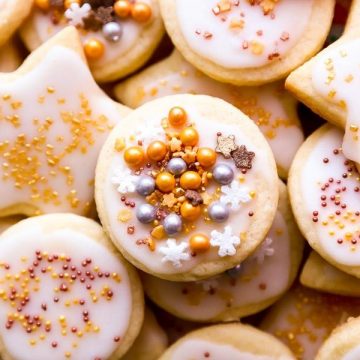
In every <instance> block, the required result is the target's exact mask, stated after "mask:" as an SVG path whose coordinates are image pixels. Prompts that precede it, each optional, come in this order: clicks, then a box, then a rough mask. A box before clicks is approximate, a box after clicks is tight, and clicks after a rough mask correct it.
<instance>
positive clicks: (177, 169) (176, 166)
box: [167, 158, 187, 175]
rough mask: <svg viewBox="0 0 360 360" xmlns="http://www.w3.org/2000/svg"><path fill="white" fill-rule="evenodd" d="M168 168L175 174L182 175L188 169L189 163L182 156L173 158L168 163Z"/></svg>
mask: <svg viewBox="0 0 360 360" xmlns="http://www.w3.org/2000/svg"><path fill="white" fill-rule="evenodd" d="M167 169H168V171H170V172H171V173H172V174H174V175H180V174H182V173H183V172H184V171H186V169H187V165H186V162H185V161H184V160H183V159H181V158H172V159H171V160H170V161H169V163H168V164H167Z"/></svg>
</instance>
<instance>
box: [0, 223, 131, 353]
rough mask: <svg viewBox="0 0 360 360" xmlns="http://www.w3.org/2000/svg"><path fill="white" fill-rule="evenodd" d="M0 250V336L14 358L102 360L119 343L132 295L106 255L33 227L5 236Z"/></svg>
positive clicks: (69, 235)
mask: <svg viewBox="0 0 360 360" xmlns="http://www.w3.org/2000/svg"><path fill="white" fill-rule="evenodd" d="M0 251H1V255H0V258H1V260H0V264H1V266H0V323H1V326H0V335H1V338H2V341H3V343H4V346H5V348H6V350H7V352H8V353H9V354H10V355H11V356H12V358H14V359H23V360H32V359H39V360H45V359H49V357H51V359H59V360H60V359H67V358H74V359H84V360H85V359H89V360H92V359H95V358H104V359H105V358H107V357H109V356H110V355H111V354H112V353H113V352H114V350H115V349H116V348H117V347H118V346H119V345H120V344H121V341H122V338H123V336H124V335H125V333H126V331H127V328H128V326H129V319H130V314H131V311H132V296H131V292H130V284H129V277H128V274H127V271H126V269H125V268H124V267H123V265H122V264H121V263H120V262H119V260H118V259H117V257H116V256H115V255H113V254H112V253H111V252H110V251H109V250H108V249H107V248H105V247H104V246H103V245H101V244H100V243H97V242H96V241H95V240H94V239H92V238H90V237H88V236H87V235H84V234H82V233H81V232H78V231H76V230H72V229H70V228H69V229H62V230H50V231H49V230H44V229H42V228H41V227H40V226H38V225H33V226H32V227H30V226H29V227H28V228H27V229H26V230H24V228H23V230H21V231H20V230H19V231H18V232H17V233H16V234H14V233H12V234H11V235H6V234H4V235H3V236H2V238H1V240H0ZM109 319H111V320H112V321H111V322H109ZM99 343H101V346H99Z"/></svg>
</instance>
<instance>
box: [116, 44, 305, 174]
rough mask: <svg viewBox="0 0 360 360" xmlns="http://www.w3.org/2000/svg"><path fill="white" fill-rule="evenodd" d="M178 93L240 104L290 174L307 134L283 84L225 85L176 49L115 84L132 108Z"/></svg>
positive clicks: (282, 169) (283, 170)
mask: <svg viewBox="0 0 360 360" xmlns="http://www.w3.org/2000/svg"><path fill="white" fill-rule="evenodd" d="M178 93H190V94H206V95H211V96H216V97H219V98H222V99H224V100H226V101H228V102H229V103H231V104H233V105H235V106H236V107H238V108H239V109H240V110H241V111H243V112H244V113H245V114H246V115H248V116H249V117H250V118H251V119H252V120H254V122H255V123H256V124H257V125H258V126H259V128H260V130H261V131H262V133H263V134H264V136H265V137H266V139H267V140H268V142H269V144H270V146H271V149H272V151H273V153H274V157H275V160H276V164H277V167H278V172H279V175H280V176H281V177H284V178H286V177H287V173H288V170H289V168H290V164H291V161H292V159H293V157H294V155H295V153H296V151H297V149H298V148H299V146H300V145H301V143H302V142H303V140H304V135H303V133H302V129H301V125H300V121H299V119H298V115H297V112H296V105H297V103H296V101H294V98H293V97H292V96H290V95H289V94H288V93H287V92H286V91H284V89H283V85H282V83H276V84H271V85H266V86H262V87H254V88H249V87H244V88H237V87H235V86H231V85H228V84H222V83H219V82H217V81H215V80H212V79H211V78H209V77H207V76H206V75H204V74H203V73H201V72H199V71H198V70H196V68H194V67H193V66H192V65H190V64H189V63H188V62H187V61H186V60H185V59H184V58H183V57H182V56H181V55H180V53H179V52H177V51H174V52H173V54H172V55H171V56H170V57H169V58H167V59H165V60H163V61H161V62H159V63H158V64H155V65H153V66H151V67H149V68H147V69H145V70H144V71H142V72H141V73H140V74H138V75H134V76H133V77H131V78H129V79H128V80H125V81H124V82H123V83H120V84H119V85H117V86H116V87H115V96H116V97H117V99H119V101H121V102H122V103H123V104H125V105H127V106H130V107H132V108H136V107H138V106H140V105H142V104H144V103H145V102H147V101H150V100H154V99H156V98H159V97H163V96H166V95H173V94H178ZM284 148H285V149H286V151H284Z"/></svg>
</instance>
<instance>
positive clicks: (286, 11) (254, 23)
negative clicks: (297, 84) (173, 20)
mask: <svg viewBox="0 0 360 360" xmlns="http://www.w3.org/2000/svg"><path fill="white" fill-rule="evenodd" d="M174 2H175V4H176V15H177V19H178V23H179V26H180V30H181V33H182V35H183V36H184V38H185V40H186V42H187V44H188V46H189V47H190V48H191V49H192V50H193V51H194V52H195V53H197V54H198V55H200V56H202V57H204V58H206V59H208V60H211V61H212V62H213V63H215V64H217V65H220V66H222V67H225V68H230V69H239V68H254V67H262V66H264V65H267V64H269V63H271V62H273V61H279V60H281V59H282V57H283V56H284V55H286V53H287V52H288V51H289V50H290V49H291V48H292V47H294V45H295V44H296V43H297V41H298V40H299V39H300V38H301V36H302V34H303V33H304V31H305V29H306V26H307V24H308V22H309V20H310V16H311V11H312V5H313V0H270V1H265V0H260V1H252V0H221V1H219V0H202V1H192V0H174ZM294 21H296V26H294Z"/></svg>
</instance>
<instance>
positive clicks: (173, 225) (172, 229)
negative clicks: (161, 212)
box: [164, 214, 182, 235]
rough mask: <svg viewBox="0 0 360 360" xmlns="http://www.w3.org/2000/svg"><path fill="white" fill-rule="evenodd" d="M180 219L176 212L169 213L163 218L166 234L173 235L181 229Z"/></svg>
mask: <svg viewBox="0 0 360 360" xmlns="http://www.w3.org/2000/svg"><path fill="white" fill-rule="evenodd" d="M181 228H182V221H181V217H180V216H179V215H176V214H169V215H168V216H167V217H166V218H165V219H164V230H165V232H166V233H167V234H168V235H174V234H176V233H178V232H180V231H181Z"/></svg>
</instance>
